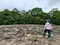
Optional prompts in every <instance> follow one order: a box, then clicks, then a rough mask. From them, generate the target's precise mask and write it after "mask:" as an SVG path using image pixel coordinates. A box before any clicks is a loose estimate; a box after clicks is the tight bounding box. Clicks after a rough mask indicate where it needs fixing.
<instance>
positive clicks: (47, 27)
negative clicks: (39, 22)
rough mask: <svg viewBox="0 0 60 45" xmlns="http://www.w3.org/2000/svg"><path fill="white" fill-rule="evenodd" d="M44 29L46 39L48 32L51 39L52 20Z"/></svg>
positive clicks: (48, 21)
mask: <svg viewBox="0 0 60 45" xmlns="http://www.w3.org/2000/svg"><path fill="white" fill-rule="evenodd" d="M44 28H45V30H44V33H43V35H44V37H45V35H46V32H48V38H49V37H51V30H52V25H51V21H50V20H47V22H46V24H45V27H44Z"/></svg>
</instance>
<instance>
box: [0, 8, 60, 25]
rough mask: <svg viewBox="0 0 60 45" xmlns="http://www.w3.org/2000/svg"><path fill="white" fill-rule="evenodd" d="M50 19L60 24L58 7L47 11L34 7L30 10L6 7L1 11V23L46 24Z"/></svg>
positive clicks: (53, 22)
mask: <svg viewBox="0 0 60 45" xmlns="http://www.w3.org/2000/svg"><path fill="white" fill-rule="evenodd" d="M47 19H50V20H51V21H52V24H56V25H60V10H57V9H56V8H54V9H52V10H51V11H50V12H48V13H46V12H44V11H43V10H42V8H38V7H36V8H33V9H31V10H29V11H25V10H22V11H19V10H18V9H16V8H14V9H13V10H12V11H10V10H8V9H4V10H3V11H0V25H11V24H45V22H46V20H47Z"/></svg>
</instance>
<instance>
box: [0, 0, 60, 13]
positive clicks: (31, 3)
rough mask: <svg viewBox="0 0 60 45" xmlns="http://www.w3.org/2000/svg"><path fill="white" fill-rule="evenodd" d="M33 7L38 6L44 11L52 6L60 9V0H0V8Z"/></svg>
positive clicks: (20, 8) (24, 8) (23, 8)
mask: <svg viewBox="0 0 60 45" xmlns="http://www.w3.org/2000/svg"><path fill="white" fill-rule="evenodd" d="M34 7H40V8H42V9H43V11H45V12H48V11H50V10H51V9H52V8H58V9H60V0H0V10H4V9H5V8H7V9H10V10H12V9H13V8H17V9H19V10H30V9H32V8H34Z"/></svg>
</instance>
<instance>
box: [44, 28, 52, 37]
mask: <svg viewBox="0 0 60 45" xmlns="http://www.w3.org/2000/svg"><path fill="white" fill-rule="evenodd" d="M46 32H48V38H49V37H51V30H48V29H45V31H44V33H43V35H44V36H45V35H46Z"/></svg>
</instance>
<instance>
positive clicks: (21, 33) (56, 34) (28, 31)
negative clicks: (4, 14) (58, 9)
mask: <svg viewBox="0 0 60 45" xmlns="http://www.w3.org/2000/svg"><path fill="white" fill-rule="evenodd" d="M43 30H44V25H28V24H27V25H3V26H0V45H60V26H53V32H52V37H51V38H47V36H46V37H45V38H44V37H43V35H42V34H43Z"/></svg>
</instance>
